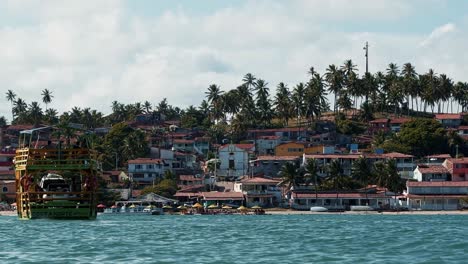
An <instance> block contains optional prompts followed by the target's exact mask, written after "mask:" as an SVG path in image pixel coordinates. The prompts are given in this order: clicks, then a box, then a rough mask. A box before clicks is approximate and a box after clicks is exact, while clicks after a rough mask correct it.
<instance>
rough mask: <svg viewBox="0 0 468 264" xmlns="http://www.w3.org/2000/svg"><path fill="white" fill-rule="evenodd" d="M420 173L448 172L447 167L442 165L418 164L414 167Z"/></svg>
mask: <svg viewBox="0 0 468 264" xmlns="http://www.w3.org/2000/svg"><path fill="white" fill-rule="evenodd" d="M416 169H417V170H419V172H421V173H422V174H427V173H435V174H442V173H449V171H448V170H447V168H445V167H444V166H442V165H418V167H417V168H416Z"/></svg>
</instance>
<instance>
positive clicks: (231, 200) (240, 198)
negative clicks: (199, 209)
mask: <svg viewBox="0 0 468 264" xmlns="http://www.w3.org/2000/svg"><path fill="white" fill-rule="evenodd" d="M200 199H201V200H202V201H203V202H204V206H205V207H208V205H210V204H217V205H218V206H221V205H223V204H230V205H237V206H240V205H242V203H243V202H244V194H243V193H241V192H201V193H200Z"/></svg>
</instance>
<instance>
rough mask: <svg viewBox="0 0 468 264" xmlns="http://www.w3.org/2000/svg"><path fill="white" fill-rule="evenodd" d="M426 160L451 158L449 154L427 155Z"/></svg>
mask: <svg viewBox="0 0 468 264" xmlns="http://www.w3.org/2000/svg"><path fill="white" fill-rule="evenodd" d="M426 158H429V159H430V158H434V159H450V158H451V156H450V154H435V155H429V156H426Z"/></svg>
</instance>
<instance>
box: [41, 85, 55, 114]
mask: <svg viewBox="0 0 468 264" xmlns="http://www.w3.org/2000/svg"><path fill="white" fill-rule="evenodd" d="M52 98H54V96H53V95H52V92H51V91H49V89H44V90H43V91H42V102H44V104H45V105H46V108H45V109H46V111H47V105H48V104H49V103H50V102H52Z"/></svg>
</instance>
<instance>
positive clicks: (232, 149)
mask: <svg viewBox="0 0 468 264" xmlns="http://www.w3.org/2000/svg"><path fill="white" fill-rule="evenodd" d="M254 151H255V145H254V144H228V145H224V146H221V147H220V148H219V150H218V158H219V160H220V162H221V164H220V165H219V168H218V170H217V171H216V177H217V178H218V179H220V180H223V179H231V180H232V179H239V178H240V177H241V176H244V175H248V172H249V160H250V156H251V155H253V153H254Z"/></svg>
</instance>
